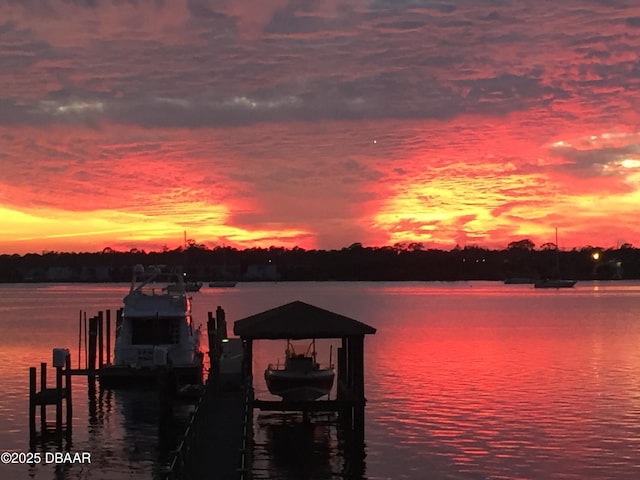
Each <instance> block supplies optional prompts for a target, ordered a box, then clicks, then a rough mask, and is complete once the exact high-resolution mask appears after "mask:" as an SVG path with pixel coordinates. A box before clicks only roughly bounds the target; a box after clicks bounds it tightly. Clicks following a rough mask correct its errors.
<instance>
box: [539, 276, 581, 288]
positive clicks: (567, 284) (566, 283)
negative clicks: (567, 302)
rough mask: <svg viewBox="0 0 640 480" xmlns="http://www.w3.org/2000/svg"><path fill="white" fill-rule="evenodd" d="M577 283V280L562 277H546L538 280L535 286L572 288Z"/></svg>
mask: <svg viewBox="0 0 640 480" xmlns="http://www.w3.org/2000/svg"><path fill="white" fill-rule="evenodd" d="M576 283H577V281H576V280H564V279H561V278H544V279H542V280H537V281H536V282H535V283H534V284H533V286H534V287H535V288H571V287H573V286H574V285H575V284H576Z"/></svg>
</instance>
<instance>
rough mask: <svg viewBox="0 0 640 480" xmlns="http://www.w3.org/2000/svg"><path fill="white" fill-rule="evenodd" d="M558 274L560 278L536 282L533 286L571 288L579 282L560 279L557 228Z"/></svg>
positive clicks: (558, 252)
mask: <svg viewBox="0 0 640 480" xmlns="http://www.w3.org/2000/svg"><path fill="white" fill-rule="evenodd" d="M556 272H557V275H558V278H543V279H541V280H536V281H535V282H534V284H533V286H534V287H535V288H571V287H573V286H574V285H575V284H576V283H577V281H576V280H567V279H563V278H560V251H559V250H558V229H557V228H556Z"/></svg>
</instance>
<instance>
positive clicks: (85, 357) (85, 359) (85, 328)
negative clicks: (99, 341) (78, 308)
mask: <svg viewBox="0 0 640 480" xmlns="http://www.w3.org/2000/svg"><path fill="white" fill-rule="evenodd" d="M87 352H88V350H87V312H84V368H89V358H88V357H87V355H88V353H87Z"/></svg>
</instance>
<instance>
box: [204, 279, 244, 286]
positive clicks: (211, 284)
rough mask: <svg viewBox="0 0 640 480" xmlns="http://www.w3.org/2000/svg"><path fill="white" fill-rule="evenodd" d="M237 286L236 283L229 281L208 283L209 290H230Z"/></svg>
mask: <svg viewBox="0 0 640 480" xmlns="http://www.w3.org/2000/svg"><path fill="white" fill-rule="evenodd" d="M237 284H238V282H233V281H230V280H221V281H218V282H209V286H210V287H211V288H231V287H235V286H236V285H237Z"/></svg>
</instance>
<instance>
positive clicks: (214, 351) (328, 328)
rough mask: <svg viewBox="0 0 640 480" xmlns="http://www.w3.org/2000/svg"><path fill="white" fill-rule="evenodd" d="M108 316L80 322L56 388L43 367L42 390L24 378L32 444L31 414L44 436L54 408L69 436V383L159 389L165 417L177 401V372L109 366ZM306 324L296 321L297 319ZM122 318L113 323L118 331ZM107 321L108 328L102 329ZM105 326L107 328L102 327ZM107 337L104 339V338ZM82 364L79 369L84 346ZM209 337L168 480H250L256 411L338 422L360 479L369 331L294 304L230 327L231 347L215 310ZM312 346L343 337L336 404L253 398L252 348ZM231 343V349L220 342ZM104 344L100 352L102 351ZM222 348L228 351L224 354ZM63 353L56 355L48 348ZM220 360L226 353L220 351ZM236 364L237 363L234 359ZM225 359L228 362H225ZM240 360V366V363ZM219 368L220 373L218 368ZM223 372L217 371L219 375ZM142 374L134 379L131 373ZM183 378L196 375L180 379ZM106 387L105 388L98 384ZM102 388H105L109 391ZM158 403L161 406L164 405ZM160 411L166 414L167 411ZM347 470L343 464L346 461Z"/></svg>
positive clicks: (32, 374)
mask: <svg viewBox="0 0 640 480" xmlns="http://www.w3.org/2000/svg"><path fill="white" fill-rule="evenodd" d="M110 318H111V316H110V314H107V315H106V316H105V315H103V313H102V312H100V313H99V314H98V315H97V316H95V317H92V318H91V319H89V321H88V322H87V318H86V316H85V317H84V318H83V316H82V314H81V315H80V321H79V336H78V347H79V351H78V368H71V356H70V354H69V352H68V350H67V351H65V356H64V361H63V362H62V364H61V362H60V352H58V353H57V357H56V354H54V366H55V368H56V386H55V388H51V387H49V386H48V385H47V380H46V364H44V363H43V364H41V385H40V386H41V388H40V390H39V391H38V390H37V385H36V383H37V382H36V379H37V378H36V377H37V371H36V368H35V367H32V368H31V369H30V371H29V379H30V380H29V385H30V394H29V427H30V434H31V435H30V439H31V441H32V442H33V439H35V438H36V433H37V432H36V412H37V409H38V407H40V418H41V425H42V431H43V432H46V431H47V423H46V407H47V406H48V405H55V406H56V430H55V431H56V433H57V434H58V435H59V436H61V435H62V433H63V431H65V430H64V429H63V426H64V427H66V433H67V434H68V435H69V437H68V442H70V434H71V427H72V425H71V419H72V418H73V415H72V401H71V399H72V391H71V379H72V378H73V377H74V376H86V377H87V379H88V386H89V389H91V388H93V389H95V381H96V379H98V380H100V381H101V384H102V383H103V381H105V380H106V382H104V383H106V384H107V385H108V384H109V382H108V380H109V379H111V380H114V379H116V380H120V379H129V380H132V379H133V381H134V383H138V381H139V380H141V379H142V377H144V379H147V380H153V381H156V382H157V385H158V387H159V392H160V397H161V401H163V402H164V403H163V405H164V407H162V408H163V411H164V412H165V413H170V412H171V405H172V404H173V403H175V402H178V401H179V400H180V399H179V396H178V395H177V394H176V388H175V386H177V379H178V378H179V373H180V372H178V371H176V369H175V368H173V367H158V368H157V369H146V370H144V371H142V370H140V372H137V371H134V370H135V369H132V367H120V366H113V365H112V364H111V357H110V354H109V350H110V348H111V339H110V335H111V322H110ZM301 318H302V319H304V321H300V319H301ZM120 319H121V312H118V314H117V317H116V330H117V328H118V322H119V320H120ZM105 320H106V324H105ZM105 327H106V328H105ZM105 330H106V335H104V333H105ZM83 332H84V352H85V361H84V368H82V366H81V363H82V355H81V353H80V350H81V348H82V346H83ZM207 332H208V337H209V360H210V371H209V376H208V379H207V381H206V382H205V384H204V385H201V387H202V388H201V389H200V390H198V391H197V392H196V393H195V394H193V395H192V396H190V397H189V399H188V400H187V401H189V402H190V403H192V404H193V405H194V406H195V409H194V412H193V414H192V417H191V419H190V422H189V424H188V426H187V428H186V430H185V432H184V435H183V437H182V439H181V440H180V441H179V443H178V445H177V446H176V450H175V452H174V454H173V455H172V458H171V459H170V461H169V464H168V465H167V466H166V472H165V478H166V479H167V480H186V479H192V478H224V479H226V480H245V479H248V478H250V476H251V464H252V452H253V415H254V410H255V409H259V410H263V411H280V412H286V411H297V412H302V414H303V419H304V420H308V418H309V417H308V414H309V413H311V412H337V413H338V419H339V422H340V433H339V435H340V438H341V439H343V440H345V439H346V440H345V442H346V443H345V444H348V445H346V447H345V451H347V450H349V451H352V452H355V454H354V458H356V459H359V460H356V462H355V463H354V465H356V466H358V465H360V467H357V468H356V469H355V470H356V471H360V470H362V472H364V464H363V461H362V459H363V458H364V423H365V422H364V409H365V404H366V399H365V396H364V359H363V358H364V355H363V352H364V336H365V335H366V334H373V333H375V329H374V328H372V327H370V326H368V325H365V324H363V323H360V322H358V321H356V320H353V319H350V318H348V317H344V316H342V315H339V314H335V313H332V312H328V311H326V310H323V309H320V308H318V307H314V306H312V305H308V304H305V303H303V302H293V303H291V304H287V305H283V306H282V307H278V308H275V309H272V310H269V311H267V312H263V313H261V314H257V315H254V316H251V317H247V318H246V319H242V320H238V321H236V322H235V323H234V333H235V334H236V335H237V336H238V337H239V338H236V339H231V340H229V339H228V338H227V327H226V319H225V313H224V310H222V308H221V307H218V309H217V310H216V314H215V316H214V315H213V314H212V313H209V318H208V322H207ZM275 338H281V339H307V338H310V339H316V338H341V339H342V346H341V347H340V348H338V358H337V360H338V362H337V397H336V398H335V399H333V400H315V401H275V400H264V399H257V398H255V397H254V393H253V392H254V389H253V378H254V376H253V371H252V364H253V346H252V345H253V344H252V342H253V341H255V340H260V339H275ZM226 342H230V343H226ZM105 344H106V352H105V351H104V350H105ZM225 346H226V347H225ZM231 347H233V348H236V349H238V347H239V352H240V354H239V355H234V356H232V357H233V358H234V360H228V362H229V363H224V362H225V358H227V357H225V355H224V354H225V348H227V349H231ZM54 350H61V349H54ZM226 353H229V352H228V351H226ZM234 353H235V352H234ZM236 356H237V357H238V358H237V359H235V357H236ZM229 358H231V357H229ZM240 360H241V361H240ZM221 363H222V367H223V368H222V369H221ZM221 370H222V371H221ZM137 373H140V376H137V375H136V374H137ZM182 373H186V374H188V375H191V374H193V373H194V372H182ZM103 386H104V385H103ZM107 388H108V387H107ZM163 399H164V400H163ZM65 403H66V421H65V422H63V415H62V411H63V405H64V404H65ZM165 407H166V409H165ZM347 463H348V462H347Z"/></svg>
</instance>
